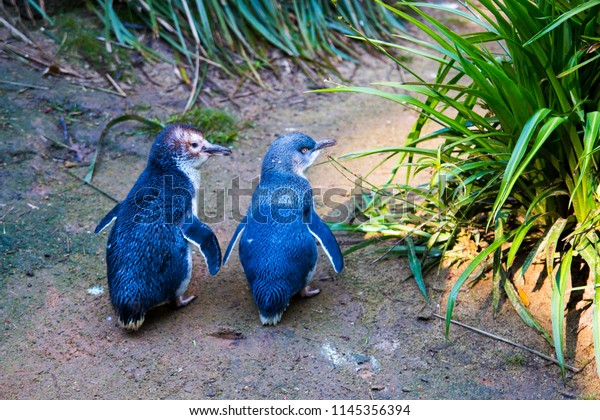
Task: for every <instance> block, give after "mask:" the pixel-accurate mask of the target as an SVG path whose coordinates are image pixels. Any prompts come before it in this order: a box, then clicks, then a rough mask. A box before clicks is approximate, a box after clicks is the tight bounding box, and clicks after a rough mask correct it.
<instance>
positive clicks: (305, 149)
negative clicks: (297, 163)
mask: <svg viewBox="0 0 600 420" xmlns="http://www.w3.org/2000/svg"><path fill="white" fill-rule="evenodd" d="M306 152H308V147H303V148H302V149H300V153H302V154H303V155H305V154H306Z"/></svg>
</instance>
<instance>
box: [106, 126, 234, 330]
mask: <svg viewBox="0 0 600 420" xmlns="http://www.w3.org/2000/svg"><path fill="white" fill-rule="evenodd" d="M230 154H231V150H230V149H229V148H227V147H223V146H219V145H214V144H211V143H209V142H208V141H206V140H205V139H204V136H203V135H202V133H201V132H200V131H199V130H197V129H195V128H194V127H192V126H189V125H186V124H173V125H170V126H168V127H166V128H165V129H164V130H163V131H162V132H161V133H160V134H159V135H158V137H157V138H156V140H155V141H154V143H153V145H152V148H151V150H150V156H149V157H148V164H147V166H146V168H145V169H144V171H143V172H142V173H141V175H140V177H139V178H138V180H137V181H136V183H135V185H134V186H133V188H132V189H131V191H130V192H129V194H128V195H127V198H125V200H123V201H122V202H121V203H119V204H117V205H116V206H115V207H114V208H113V209H112V210H111V211H110V212H109V213H108V214H107V215H106V216H105V217H104V218H103V219H102V221H100V223H99V224H98V226H97V227H96V231H95V233H96V234H98V233H100V232H101V231H102V230H104V229H105V228H106V227H107V226H108V225H110V224H111V222H113V221H115V224H114V226H113V228H112V229H111V231H110V234H109V236H108V243H107V246H106V266H107V278H108V287H109V292H110V300H111V302H112V305H113V307H114V308H115V310H116V312H117V313H118V322H119V325H120V326H121V327H123V328H125V329H128V330H137V329H138V328H139V327H140V326H141V325H142V323H143V322H144V317H145V315H146V311H148V310H149V309H150V308H152V307H155V306H158V305H161V304H163V303H168V302H171V303H174V304H175V305H176V306H178V307H180V306H185V305H187V304H188V303H190V302H191V301H192V300H193V299H194V298H195V296H188V297H184V293H185V291H186V289H187V287H188V284H189V282H190V278H191V275H192V247H193V246H196V247H198V249H199V250H200V252H201V253H202V255H203V256H204V259H205V261H206V264H207V265H208V271H209V272H210V274H211V275H213V276H214V275H215V274H216V273H217V272H218V271H219V268H220V267H221V248H220V247H219V242H218V241H217V237H216V236H215V234H214V233H213V231H212V230H211V229H210V228H209V227H208V226H207V225H205V224H204V223H202V222H201V221H200V220H199V219H198V217H197V216H196V214H197V208H196V207H197V204H196V191H197V190H198V189H199V188H200V172H199V168H200V166H201V165H202V164H203V163H204V162H205V161H206V160H207V159H208V158H209V157H210V156H214V155H224V156H227V155H230Z"/></svg>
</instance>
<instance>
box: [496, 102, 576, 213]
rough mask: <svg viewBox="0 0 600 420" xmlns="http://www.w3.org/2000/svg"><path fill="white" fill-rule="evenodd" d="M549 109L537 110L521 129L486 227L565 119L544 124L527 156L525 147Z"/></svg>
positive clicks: (552, 119)
mask: <svg viewBox="0 0 600 420" xmlns="http://www.w3.org/2000/svg"><path fill="white" fill-rule="evenodd" d="M550 112H551V111H550V109H548V108H542V109H539V110H537V111H536V112H535V114H533V115H532V116H531V118H529V120H528V121H527V124H525V127H523V131H522V132H521V135H520V136H519V139H518V140H517V144H516V145H515V148H514V149H513V152H512V156H511V157H510V160H509V161H508V164H507V165H506V171H505V173H504V178H503V179H502V183H501V184H500V190H499V191H498V197H497V198H496V201H495V202H494V207H493V209H492V214H491V216H490V219H489V220H488V225H489V223H490V222H491V221H492V220H495V218H496V215H497V213H498V211H499V210H500V208H501V207H502V206H503V205H504V202H505V201H506V200H507V199H508V197H509V196H510V193H511V191H512V189H513V187H514V185H515V184H516V182H517V181H518V180H519V177H520V176H521V174H522V173H523V171H524V170H525V169H526V168H527V165H529V162H531V160H532V159H533V158H534V157H535V156H536V154H537V152H538V150H539V149H540V148H541V147H542V145H543V144H544V142H545V141H546V140H547V139H548V137H550V135H551V134H552V133H553V132H554V130H555V129H556V127H558V126H559V125H560V124H562V123H563V122H564V121H565V119H564V118H562V117H553V118H550V119H549V120H548V121H547V122H546V124H544V125H543V126H542V128H541V129H540V130H539V133H538V135H537V136H536V138H535V141H534V143H533V145H532V146H531V150H530V151H529V153H527V155H525V152H526V151H527V145H528V144H529V142H530V140H531V139H532V138H533V136H534V134H535V132H536V129H537V127H538V126H539V124H540V123H541V122H542V121H543V119H544V118H546V116H547V115H548V114H549V113H550ZM524 156H525V157H524Z"/></svg>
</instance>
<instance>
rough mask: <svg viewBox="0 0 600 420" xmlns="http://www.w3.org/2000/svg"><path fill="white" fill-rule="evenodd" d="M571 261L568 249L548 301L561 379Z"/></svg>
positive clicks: (571, 254) (571, 253) (563, 370)
mask: <svg viewBox="0 0 600 420" xmlns="http://www.w3.org/2000/svg"><path fill="white" fill-rule="evenodd" d="M572 261H573V249H572V248H571V249H569V250H568V251H567V252H566V253H565V255H564V257H563V259H562V261H561V262H560V267H559V269H558V271H557V272H556V278H555V281H554V284H553V287H552V298H551V300H550V307H551V309H550V313H551V317H552V336H553V338H554V350H555V351H556V359H557V360H558V363H559V365H560V370H561V372H562V375H563V378H564V377H565V354H564V347H565V299H566V297H565V296H566V293H567V284H568V283H569V279H570V277H571V262H572Z"/></svg>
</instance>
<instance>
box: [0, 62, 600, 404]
mask: <svg viewBox="0 0 600 420" xmlns="http://www.w3.org/2000/svg"><path fill="white" fill-rule="evenodd" d="M416 64H417V65H419V64H418V63H416ZM350 67H351V66H350ZM145 70H146V72H147V74H148V75H149V76H150V77H152V78H153V79H154V80H155V81H160V84H161V85H162V86H161V87H157V86H155V85H154V84H152V83H150V82H149V80H148V79H147V78H146V76H143V75H142V74H140V75H139V80H138V82H137V83H136V84H134V85H133V86H129V87H127V94H128V96H127V98H121V97H118V96H114V95H110V94H107V93H104V92H101V91H96V90H90V89H84V88H82V87H81V86H79V85H75V84H72V83H71V80H70V79H68V78H66V77H49V78H45V77H43V76H42V74H41V72H40V70H39V68H34V67H32V66H30V65H28V64H26V63H23V62H20V61H17V60H15V59H12V58H10V59H9V58H8V56H6V55H4V54H0V74H2V77H1V78H2V80H3V81H12V82H19V83H28V84H31V85H35V86H42V87H47V88H48V89H39V88H25V87H24V86H16V85H9V84H5V83H0V92H2V102H1V104H0V130H1V134H0V135H1V139H2V140H1V142H0V156H1V157H0V160H1V162H2V165H1V166H0V183H1V185H2V189H1V192H0V226H1V227H0V233H1V234H0V258H1V266H0V267H1V278H0V316H1V318H2V319H3V320H4V328H3V329H2V332H1V337H2V338H1V340H0V359H1V360H2V363H1V364H0V371H1V375H0V398H3V399H212V398H215V399H285V398H287V399H320V398H329V399H570V398H598V396H600V385H599V381H598V378H597V376H596V373H595V365H594V362H593V361H592V362H591V363H589V364H587V365H586V366H585V367H584V369H583V371H582V372H581V373H578V374H576V375H573V374H569V376H568V379H567V381H566V383H565V382H563V381H562V379H561V375H560V370H559V369H558V367H557V366H556V365H554V364H552V363H549V362H547V361H545V360H543V359H541V358H539V357H537V356H535V355H533V354H531V353H529V352H526V351H524V350H521V349H518V348H515V347H513V346H510V345H508V344H504V343H501V342H499V341H496V340H492V339H490V338H487V337H483V336H481V335H478V334H476V333H474V332H471V331H468V330H465V329H462V328H460V327H452V330H451V334H450V337H449V339H448V340H446V338H445V337H444V326H443V323H442V322H441V321H440V320H439V319H437V318H435V317H432V315H431V314H432V313H434V312H436V313H443V311H444V298H445V294H446V293H447V292H448V290H449V288H450V287H451V285H452V282H453V280H454V279H456V277H457V273H456V272H455V271H454V270H440V271H439V273H436V275H434V276H430V277H429V278H428V288H429V293H430V294H431V297H432V300H433V303H432V304H430V305H427V304H426V302H425V301H424V299H423V298H422V296H421V295H420V293H419V291H418V289H417V287H416V286H415V284H414V283H413V282H412V280H405V279H406V278H407V277H408V275H409V272H410V270H409V269H408V265H407V262H406V261H405V260H403V259H389V260H384V261H381V262H379V263H377V264H374V265H372V264H371V262H372V261H373V259H374V258H375V256H374V255H372V254H370V253H369V250H366V251H364V252H362V253H355V254H351V255H350V256H348V257H347V259H346V268H345V270H344V271H343V272H342V273H341V274H337V275H335V273H334V272H333V269H332V268H331V267H330V265H329V261H328V260H327V259H326V258H321V261H320V264H319V267H320V271H319V273H318V276H319V277H320V278H322V280H318V281H317V284H316V285H317V286H318V287H319V288H320V289H321V294H319V295H318V296H316V297H313V298H310V299H300V298H298V299H294V300H293V302H292V304H291V305H290V307H289V309H288V310H287V312H286V313H285V314H284V317H283V320H282V322H281V323H280V324H278V325H277V326H275V327H263V326H261V324H260V321H259V318H258V313H257V310H256V308H255V306H254V303H253V301H252V297H251V294H250V292H249V291H248V289H247V287H246V284H245V278H244V275H243V272H242V270H241V267H240V265H239V261H238V259H237V253H235V255H234V257H233V258H232V260H231V261H230V263H229V264H228V266H227V267H224V268H223V269H222V270H221V271H220V272H219V273H218V275H217V276H216V277H214V278H211V277H209V276H208V275H207V271H206V268H205V266H204V263H203V260H202V258H201V256H199V255H196V256H195V257H194V261H195V266H194V274H193V277H192V281H191V285H190V288H189V291H190V292H191V293H194V294H196V295H197V296H198V298H197V299H196V300H195V301H194V302H193V303H192V304H190V305H189V306H187V307H185V308H183V309H179V310H174V309H172V308H170V307H162V308H159V309H156V310H153V311H152V312H150V313H149V315H148V316H147V318H146V322H145V324H144V326H143V327H142V329H141V330H140V331H139V332H137V333H128V332H125V331H123V330H121V329H120V328H118V327H117V326H116V322H115V317H114V313H113V310H112V308H111V306H110V303H109V299H108V290H107V285H106V276H105V259H104V249H105V244H106V234H102V235H99V236H94V235H93V233H92V232H93V230H94V228H95V226H96V224H97V222H98V221H99V220H100V219H101V218H102V217H103V216H104V215H105V214H106V212H107V211H108V210H110V208H112V206H113V205H114V203H113V202H112V201H111V200H110V199H108V198H106V197H105V196H103V195H102V194H100V193H98V192H97V191H95V190H94V189H91V188H89V187H88V186H86V185H83V184H82V183H81V182H80V181H78V180H77V179H76V178H74V177H72V176H69V175H68V174H67V169H68V168H66V167H65V165H67V166H68V165H70V163H68V162H75V163H77V161H76V153H75V152H71V151H68V150H65V149H61V148H57V147H56V146H55V145H54V144H53V143H52V142H51V141H48V140H46V138H53V139H62V129H61V127H60V125H59V123H58V121H59V118H60V117H61V116H64V115H65V111H62V110H65V109H66V110H67V111H68V110H70V111H73V110H75V111H76V113H75V114H72V115H71V117H72V119H71V120H72V121H71V124H70V126H69V132H70V134H71V136H72V138H73V140H74V147H75V148H76V149H77V150H79V152H80V156H82V157H83V160H84V161H85V160H86V159H89V156H90V152H91V151H93V150H94V147H95V145H96V142H97V139H98V136H99V135H100V133H101V131H102V129H103V128H104V126H105V124H106V123H107V122H108V121H109V120H110V119H111V118H114V117H116V116H118V115H121V114H123V113H130V112H137V113H139V111H137V109H139V106H142V105H150V106H151V107H152V108H151V111H145V112H144V113H145V115H158V116H165V115H168V114H171V113H173V112H177V111H181V109H183V106H184V104H185V102H186V100H187V90H186V88H185V87H184V86H183V85H182V84H181V83H180V82H179V81H178V79H177V78H176V77H175V76H173V69H172V68H171V67H170V66H169V65H166V64H159V65H157V66H154V67H149V66H146V68H145ZM346 70H347V73H348V74H351V73H352V68H347V69H346ZM422 70H423V71H424V72H430V73H431V72H433V71H434V69H432V68H428V67H423V68H422ZM400 79H401V74H400V72H399V71H398V70H397V69H395V68H394V67H392V66H390V65H389V64H387V63H384V62H380V61H376V60H373V59H367V60H366V64H365V65H364V66H362V67H361V68H360V69H359V70H358V71H357V72H356V74H354V76H353V81H352V83H354V84H363V85H364V84H367V83H370V82H375V81H386V80H400ZM97 82H98V81H97V80H94V81H93V82H86V83H88V84H89V83H92V84H94V83H97ZM211 85H212V86H213V89H214V87H217V86H218V87H219V88H221V89H224V90H225V91H227V92H232V91H233V89H234V87H235V83H233V82H232V81H228V80H225V79H221V78H219V76H218V75H217V74H211V77H210V80H209V81H208V84H207V87H209V88H210V87H211ZM270 85H271V89H270V90H267V91H262V90H260V89H259V88H257V87H256V86H253V85H251V84H246V85H244V87H243V88H242V90H241V91H240V93H248V92H256V93H255V94H251V95H247V96H243V97H239V98H237V99H236V100H235V104H233V103H231V102H229V101H224V100H222V99H221V98H220V97H218V96H215V97H209V96H207V97H206V100H207V101H208V102H209V103H210V104H211V105H214V106H228V107H229V108H230V109H231V110H232V111H233V112H234V113H236V114H237V115H238V116H239V117H240V119H241V120H243V121H250V122H252V123H253V126H252V127H250V128H247V129H245V130H244V131H243V135H242V138H241V139H240V140H239V141H238V143H237V144H236V148H235V152H234V154H233V156H232V157H231V158H228V159H218V160H217V159H216V158H215V159H213V160H212V161H209V162H208V163H207V164H206V165H205V166H204V167H203V168H202V176H203V185H204V186H205V188H206V191H207V208H208V209H211V208H214V205H215V204H214V203H215V200H216V196H217V194H218V192H219V191H220V190H221V189H224V188H228V187H230V186H231V183H232V180H233V179H234V178H236V177H239V179H240V183H241V186H247V187H250V185H251V182H252V180H253V179H254V178H256V177H257V176H258V175H259V170H260V164H261V160H262V156H263V155H264V153H265V151H266V150H267V148H268V146H269V144H270V142H271V141H272V140H274V139H275V138H276V137H277V136H279V135H282V134H285V133H287V132H290V131H294V130H298V131H303V132H305V133H307V134H309V135H311V136H313V137H314V138H317V139H321V138H331V137H334V138H336V139H337V140H338V146H337V147H336V148H335V149H332V150H331V153H332V155H334V156H339V155H341V154H343V153H347V152H350V151H355V150H360V149H366V148H370V147H375V146H388V145H398V144H401V143H402V142H403V141H404V136H405V134H406V133H407V132H408V130H409V129H410V126H411V124H412V122H413V121H414V119H415V115H414V114H413V113H412V112H410V111H407V110H404V109H403V108H402V107H400V106H398V105H394V104H390V103H388V102H385V101H384V100H381V99H377V98H374V97H369V96H361V95H353V94H336V95H324V94H314V93H305V91H306V90H308V89H310V88H312V87H314V84H313V83H312V82H309V81H307V80H306V79H305V78H304V76H303V75H302V74H297V73H293V72H292V73H285V72H284V77H283V79H282V81H281V82H277V81H275V80H273V81H272V83H271V84H270ZM126 128H127V129H129V130H131V129H133V128H134V126H133V125H129V126H121V127H117V128H115V130H114V131H113V135H111V136H110V138H109V141H108V142H107V144H106V146H105V148H104V149H103V151H102V153H101V157H100V162H99V164H98V166H97V170H96V175H95V178H94V182H95V183H96V184H97V185H98V186H99V187H100V188H101V189H103V190H104V191H106V192H108V193H110V194H111V195H113V196H114V197H117V198H118V199H122V198H124V197H125V195H126V193H127V192H128V190H129V189H130V188H131V186H132V185H133V183H134V181H135V179H136V178H137V176H138V175H139V173H140V172H141V170H142V169H143V167H144V165H145V162H146V158H147V154H148V150H149V147H150V144H151V140H152V139H148V138H146V137H144V136H139V135H136V136H130V135H126V134H125V131H127V130H126ZM44 136H45V137H44ZM319 162H326V159H324V158H321V159H320V160H319ZM372 162H373V161H368V160H360V161H352V162H348V166H349V168H351V169H352V171H353V172H354V173H357V174H362V173H365V172H366V171H367V170H369V169H370V168H371V166H372ZM68 170H70V171H73V173H75V174H77V175H79V176H84V174H85V170H86V168H85V167H77V166H75V167H73V168H69V169H68ZM347 176H348V175H347V174H346V176H344V175H343V174H340V173H339V172H338V171H336V170H335V168H334V167H333V166H332V165H331V164H328V163H325V164H322V165H317V166H315V167H313V168H312V169H311V171H310V173H309V179H310V180H311V182H312V185H313V186H314V187H318V188H323V189H326V188H343V189H345V190H347V191H349V190H350V189H351V188H352V182H351V180H349V179H347V178H346V177H347ZM384 176H385V172H378V173H375V174H374V175H373V180H377V179H383V178H382V177H384ZM215 191H216V192H215ZM339 201H344V199H342V200H339ZM245 203H247V201H245V202H244V201H243V200H242V206H243V209H245ZM211 206H213V207H211ZM226 209H227V211H226V212H225V215H224V217H223V220H221V221H219V220H216V221H214V223H210V224H211V227H212V228H213V229H214V231H215V233H216V234H217V236H218V238H219V241H220V243H221V247H222V248H223V249H224V248H225V247H226V246H227V244H228V242H229V239H230V236H231V234H232V233H233V230H234V229H235V226H236V222H235V220H233V219H232V215H231V204H230V201H229V197H227V201H226ZM242 211H244V210H242ZM318 211H319V213H321V214H322V215H326V214H327V213H328V212H329V211H330V209H328V208H326V207H323V206H320V207H319V210H318ZM338 238H339V240H340V242H341V243H342V248H346V247H347V246H348V244H350V243H352V241H355V240H357V239H360V238H359V237H357V236H352V235H342V234H340V235H338ZM321 257H323V256H321ZM489 283H490V282H489V281H481V282H479V283H477V284H476V285H474V286H473V287H471V288H466V289H465V291H464V292H463V293H462V294H461V296H460V298H459V304H458V305H457V307H456V310H455V318H456V319H457V320H460V321H462V322H465V323H468V324H470V325H473V326H476V327H478V328H481V329H483V330H486V331H489V332H492V333H494V334H498V335H500V336H504V337H507V338H509V339H512V340H514V341H517V342H519V343H522V344H525V345H527V346H530V347H532V348H535V349H537V350H539V351H541V352H543V353H547V354H552V348H551V347H550V346H549V345H548V344H547V343H546V342H545V341H544V340H543V339H542V338H540V337H539V336H538V335H537V334H536V333H535V332H533V331H532V330H530V329H528V328H527V327H525V326H524V325H523V323H522V322H521V321H520V319H519V318H518V316H517V314H516V313H515V312H514V310H513V309H512V307H511V306H510V304H509V303H508V302H504V304H503V306H502V310H501V313H500V315H499V316H498V317H497V318H496V319H494V318H493V317H492V310H491V302H490V301H491V299H490V297H489V288H490V285H489ZM547 283H548V282H545V283H544V284H543V285H542V286H541V287H537V286H536V283H535V281H534V282H533V284H532V285H531V287H530V291H531V293H532V299H534V298H535V297H536V296H539V297H540V302H542V303H541V304H540V305H541V307H540V308H539V311H538V312H539V313H543V312H544V311H545V310H547V309H545V307H544V306H543V300H542V298H543V297H544V294H546V295H547V287H548V285H547ZM97 290H100V291H101V292H100V293H99V294H94V291H97ZM546 297H547V296H546ZM584 321H585V319H584ZM582 322H583V321H582ZM577 325H580V324H577ZM584 327H585V325H584ZM586 328H587V327H585V328H584V329H586ZM587 331H589V328H587ZM568 352H569V356H570V359H569V363H571V364H575V365H576V366H582V365H584V364H586V363H587V361H589V360H591V359H593V356H592V355H591V348H590V347H589V340H587V339H586V340H583V339H582V340H581V341H580V342H575V343H574V344H571V346H570V348H569V349H568Z"/></svg>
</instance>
